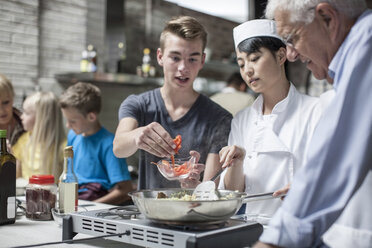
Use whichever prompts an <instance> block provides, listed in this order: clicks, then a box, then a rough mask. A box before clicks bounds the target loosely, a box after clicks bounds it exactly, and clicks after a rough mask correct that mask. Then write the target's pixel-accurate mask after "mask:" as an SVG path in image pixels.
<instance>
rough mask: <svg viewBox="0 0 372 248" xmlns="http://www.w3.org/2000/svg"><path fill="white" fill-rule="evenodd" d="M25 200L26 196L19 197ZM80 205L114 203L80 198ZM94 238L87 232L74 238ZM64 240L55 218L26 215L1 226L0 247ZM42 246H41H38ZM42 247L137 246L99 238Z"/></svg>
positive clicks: (101, 206) (99, 206) (91, 207)
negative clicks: (95, 201) (40, 219)
mask: <svg viewBox="0 0 372 248" xmlns="http://www.w3.org/2000/svg"><path fill="white" fill-rule="evenodd" d="M17 199H20V200H24V199H25V198H24V197H17ZM79 206H85V207H84V208H86V210H95V209H107V208H110V207H112V205H107V204H102V203H93V202H89V201H82V200H79ZM84 238H92V236H89V235H85V234H81V233H79V234H77V235H76V236H75V237H74V240H77V239H84ZM58 241H62V227H61V226H58V224H57V223H56V222H55V221H54V220H50V221H34V220H29V219H27V218H26V217H25V216H24V215H22V216H20V217H18V218H17V219H16V223H15V224H10V225H4V226H0V247H19V246H22V247H23V246H31V245H34V244H41V243H49V242H58ZM37 247H40V246H37ZM42 247H52V248H53V247H56V248H57V247H58V248H60V247H61V248H63V247H66V248H67V247H69V248H92V247H96V248H97V247H108V248H115V247H121V248H137V247H139V246H134V245H130V244H125V243H121V242H117V241H113V240H108V239H103V238H98V239H92V240H86V241H81V242H77V243H73V244H54V245H50V244H48V245H45V246H42Z"/></svg>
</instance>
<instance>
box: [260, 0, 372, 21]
mask: <svg viewBox="0 0 372 248" xmlns="http://www.w3.org/2000/svg"><path fill="white" fill-rule="evenodd" d="M319 3H329V4H330V5H331V6H333V7H334V8H335V9H336V10H338V11H339V12H341V13H343V14H344V15H346V16H347V17H350V18H356V17H358V16H359V15H360V14H361V13H362V12H363V11H364V10H365V9H366V8H367V4H366V2H365V0H303V1H298V0H269V1H268V3H267V5H266V13H265V16H266V18H268V19H274V15H275V11H276V10H281V11H288V12H289V14H290V17H289V21H290V22H292V23H295V22H304V23H305V24H309V23H311V22H312V21H313V20H314V14H315V13H314V11H312V10H313V8H314V7H315V6H317V5H318V4H319Z"/></svg>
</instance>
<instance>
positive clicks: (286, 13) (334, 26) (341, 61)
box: [255, 0, 372, 248]
mask: <svg viewBox="0 0 372 248" xmlns="http://www.w3.org/2000/svg"><path fill="white" fill-rule="evenodd" d="M266 16H267V18H270V19H271V18H274V19H275V20H276V22H277V30H278V33H279V34H280V35H281V36H282V37H283V39H284V40H285V41H286V43H287V57H288V59H289V60H292V61H294V60H296V59H300V60H301V61H302V62H304V63H306V64H307V67H308V68H309V69H310V70H311V71H312V72H313V74H314V75H315V77H317V78H318V79H322V78H326V79H327V80H328V81H329V82H331V83H333V85H334V88H335V91H336V94H335V97H334V99H333V100H332V102H331V103H330V105H329V107H328V108H327V109H326V110H325V113H324V114H323V117H322V118H321V120H320V122H319V124H318V126H317V129H316V130H315V133H314V135H313V139H312V141H311V143H310V149H309V153H308V157H307V163H306V165H305V166H304V167H303V168H302V169H301V170H299V171H298V172H297V174H296V177H295V179H294V181H293V184H292V187H291V190H290V191H289V194H288V196H287V197H286V199H285V201H284V203H283V205H282V207H281V208H280V209H279V210H278V211H277V212H276V215H275V216H274V217H273V219H272V220H271V222H270V225H269V227H268V228H267V229H266V230H265V232H264V233H263V235H262V236H261V237H260V241H261V242H259V243H258V244H256V246H255V247H257V248H258V247H277V246H280V247H317V246H322V245H324V243H325V244H326V245H329V246H331V247H372V221H371V220H372V213H371V209H372V176H371V174H372V173H371V170H372V105H371V99H372V59H371V58H372V11H371V10H369V9H367V8H366V4H365V2H364V1H361V0H354V1H350V0H328V1H326V0H307V1H295V0H269V2H268V5H267V9H266ZM341 214H342V215H341ZM340 215H341V216H340ZM339 216H340V218H339V219H338V220H337V222H336V224H335V225H333V226H332V227H331V228H330V229H329V231H328V232H327V233H326V235H324V243H322V238H321V237H322V235H323V234H324V233H325V232H326V231H327V229H328V228H329V227H330V226H331V225H332V224H333V223H334V222H335V221H336V219H337V218H338V217H339Z"/></svg>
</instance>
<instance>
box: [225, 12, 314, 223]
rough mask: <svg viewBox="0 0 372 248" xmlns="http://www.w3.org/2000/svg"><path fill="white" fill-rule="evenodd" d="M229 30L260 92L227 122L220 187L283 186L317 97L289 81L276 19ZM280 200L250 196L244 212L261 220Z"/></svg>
mask: <svg viewBox="0 0 372 248" xmlns="http://www.w3.org/2000/svg"><path fill="white" fill-rule="evenodd" d="M233 32H234V42H235V47H236V55H237V62H238V65H239V67H240V73H241V75H242V77H243V79H244V81H245V82H246V83H247V85H248V86H249V87H250V88H251V89H252V90H253V91H254V92H256V93H259V94H260V95H259V96H258V98H257V99H256V100H255V102H254V103H253V105H252V106H250V107H247V108H245V109H244V110H242V111H240V112H239V113H238V114H237V115H236V116H235V117H234V119H233V121H232V123H231V132H230V136H229V141H228V144H229V146H227V147H224V148H223V149H222V150H221V151H220V162H221V163H223V167H228V168H227V169H226V170H225V171H224V173H223V174H222V175H221V180H220V183H219V188H220V189H229V190H239V191H245V192H247V193H248V194H255V193H264V192H274V191H277V193H278V192H282V191H284V192H285V191H286V189H288V187H286V185H289V183H290V182H291V181H292V178H293V175H294V174H295V173H296V171H297V169H298V168H299V167H301V165H302V164H303V160H304V154H305V152H306V149H307V146H308V144H309V141H310V138H311V136H312V133H313V130H314V128H315V126H316V124H317V122H318V119H319V117H320V108H319V104H318V98H315V97H310V96H306V95H303V94H300V93H299V92H298V91H297V90H296V88H295V87H294V86H293V84H292V83H291V82H289V81H288V79H287V77H286V74H285V69H284V64H285V61H286V45H285V44H284V42H283V41H282V39H281V38H280V37H279V36H278V35H277V34H276V30H275V22H274V21H271V20H263V19H260V20H251V21H247V22H245V23H243V24H241V25H239V26H237V27H235V28H234V30H233ZM280 189H281V190H282V191H278V190H280ZM280 204H281V200H280V199H279V198H274V199H270V200H266V201H255V202H249V203H247V206H246V214H247V216H248V218H250V219H252V220H255V221H258V222H260V223H263V224H265V223H267V222H268V220H269V219H270V217H271V216H272V215H273V214H274V212H275V211H276V210H277V209H278V207H279V206H280Z"/></svg>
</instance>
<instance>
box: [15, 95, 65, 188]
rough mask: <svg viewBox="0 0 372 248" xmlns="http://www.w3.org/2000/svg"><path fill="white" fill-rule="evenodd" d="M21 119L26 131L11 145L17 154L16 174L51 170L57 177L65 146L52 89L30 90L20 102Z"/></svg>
mask: <svg viewBox="0 0 372 248" xmlns="http://www.w3.org/2000/svg"><path fill="white" fill-rule="evenodd" d="M21 119H22V124H23V126H24V129H25V130H26V131H27V132H26V133H24V134H23V135H22V136H21V137H20V138H19V140H18V141H17V143H16V144H15V145H14V146H13V147H12V151H13V154H14V156H15V157H16V158H17V177H23V178H25V179H28V178H29V177H30V176H32V175H36V174H51V175H54V178H55V180H56V181H57V180H58V178H59V176H60V174H61V172H62V169H63V167H62V164H63V153H62V151H63V147H64V146H66V134H65V130H64V127H63V119H62V113H61V109H60V107H59V102H58V98H57V97H56V96H55V95H54V94H53V93H52V92H37V93H35V94H32V95H31V96H29V97H27V98H26V100H25V101H24V103H23V113H22V115H21Z"/></svg>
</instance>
